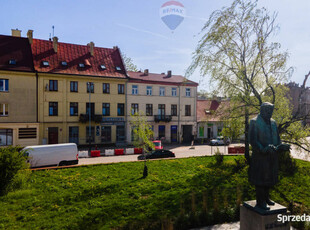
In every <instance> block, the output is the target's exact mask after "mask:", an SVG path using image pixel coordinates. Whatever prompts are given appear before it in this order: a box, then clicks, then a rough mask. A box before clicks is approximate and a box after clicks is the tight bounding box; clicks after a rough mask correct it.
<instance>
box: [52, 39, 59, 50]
mask: <svg viewBox="0 0 310 230" xmlns="http://www.w3.org/2000/svg"><path fill="white" fill-rule="evenodd" d="M53 49H54V52H55V53H57V49H58V37H53Z"/></svg>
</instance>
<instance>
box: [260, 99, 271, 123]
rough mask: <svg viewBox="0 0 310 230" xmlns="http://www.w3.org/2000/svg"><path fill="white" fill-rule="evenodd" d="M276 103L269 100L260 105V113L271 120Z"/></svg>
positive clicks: (265, 118)
mask: <svg viewBox="0 0 310 230" xmlns="http://www.w3.org/2000/svg"><path fill="white" fill-rule="evenodd" d="M273 108H274V105H273V104H271V103H269V102H264V103H263V104H261V106H260V115H261V116H262V118H263V119H264V120H266V121H268V120H270V118H271V116H272V113H273Z"/></svg>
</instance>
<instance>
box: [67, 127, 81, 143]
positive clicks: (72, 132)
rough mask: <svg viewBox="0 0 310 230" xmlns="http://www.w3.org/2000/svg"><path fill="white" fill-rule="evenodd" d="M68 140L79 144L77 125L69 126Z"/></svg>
mask: <svg viewBox="0 0 310 230" xmlns="http://www.w3.org/2000/svg"><path fill="white" fill-rule="evenodd" d="M69 142H70V143H75V144H77V145H78V144H79V127H78V126H72V127H69Z"/></svg>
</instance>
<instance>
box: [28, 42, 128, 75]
mask: <svg viewBox="0 0 310 230" xmlns="http://www.w3.org/2000/svg"><path fill="white" fill-rule="evenodd" d="M31 48H32V54H33V61H34V67H35V69H36V70H37V71H38V72H44V73H59V74H74V75H90V76H98V77H115V78H127V76H126V70H125V67H124V65H123V61H122V58H121V55H120V51H119V49H118V48H113V49H108V48H100V47H94V56H91V54H90V52H89V47H88V46H87V45H76V44H69V43H62V42H58V48H57V53H55V52H54V49H53V41H46V40H40V39H33V44H32V45H31ZM42 61H48V62H49V66H47V67H45V66H43V65H42ZM62 61H66V62H67V63H68V65H67V66H62V65H61V62H62ZM80 63H82V64H84V65H85V67H84V68H80V67H79V64H80ZM101 65H104V66H105V67H106V69H105V70H103V69H101V67H100V66H101ZM117 66H119V67H121V70H120V71H117V70H116V67H117Z"/></svg>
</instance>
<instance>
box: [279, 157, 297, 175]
mask: <svg viewBox="0 0 310 230" xmlns="http://www.w3.org/2000/svg"><path fill="white" fill-rule="evenodd" d="M279 170H280V171H281V172H282V173H283V174H284V175H285V176H290V175H293V174H294V173H295V172H296V170H297V165H296V161H295V160H294V159H293V158H292V157H291V155H290V151H285V152H280V153H279Z"/></svg>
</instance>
